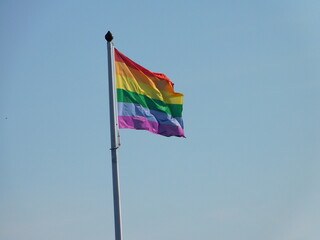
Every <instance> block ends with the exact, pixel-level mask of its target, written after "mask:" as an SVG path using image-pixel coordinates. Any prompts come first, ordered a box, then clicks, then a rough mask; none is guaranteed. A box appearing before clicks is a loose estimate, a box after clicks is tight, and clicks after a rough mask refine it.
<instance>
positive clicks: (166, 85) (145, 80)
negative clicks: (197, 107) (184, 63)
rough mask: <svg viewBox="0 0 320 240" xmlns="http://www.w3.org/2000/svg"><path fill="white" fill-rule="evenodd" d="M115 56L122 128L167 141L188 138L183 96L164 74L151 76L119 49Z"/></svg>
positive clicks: (120, 125) (119, 121) (151, 73)
mask: <svg viewBox="0 0 320 240" xmlns="http://www.w3.org/2000/svg"><path fill="white" fill-rule="evenodd" d="M114 55H115V68H116V88H117V102H118V123H119V128H129V129H138V130H147V131H150V132H152V133H155V134H159V135H163V136H166V137H170V136H177V137H185V136H184V129H183V120H182V104H183V94H181V93H176V92H175V91H174V88H173V85H174V84H173V82H171V81H170V79H169V78H168V77H167V76H166V75H164V74H162V73H154V72H151V71H149V70H147V69H145V68H144V67H142V66H140V65H139V64H137V63H135V62H133V61H132V60H130V59H129V58H128V57H126V56H125V55H123V54H122V53H121V52H119V51H118V50H117V49H115V52H114Z"/></svg>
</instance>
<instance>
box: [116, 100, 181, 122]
mask: <svg viewBox="0 0 320 240" xmlns="http://www.w3.org/2000/svg"><path fill="white" fill-rule="evenodd" d="M118 114H119V116H126V117H144V118H146V119H147V120H148V121H152V122H158V123H159V124H164V125H172V126H179V127H182V128H183V121H182V118H181V117H172V116H171V115H169V114H166V113H164V112H160V111H156V110H152V109H149V108H144V107H142V106H141V105H140V104H135V103H124V102H118Z"/></svg>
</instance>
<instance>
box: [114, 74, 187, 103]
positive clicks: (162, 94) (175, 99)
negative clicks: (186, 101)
mask: <svg viewBox="0 0 320 240" xmlns="http://www.w3.org/2000/svg"><path fill="white" fill-rule="evenodd" d="M116 81H117V83H116V84H117V88H119V89H124V90H128V91H131V92H136V93H139V94H142V95H145V96H147V97H149V98H153V99H157V100H161V101H163V102H165V103H168V104H183V94H181V93H170V92H167V91H160V90H159V89H157V88H153V87H151V86H150V85H149V84H145V83H143V82H139V81H137V80H136V79H135V78H130V77H124V76H122V75H116Z"/></svg>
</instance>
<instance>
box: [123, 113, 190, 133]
mask: <svg viewBox="0 0 320 240" xmlns="http://www.w3.org/2000/svg"><path fill="white" fill-rule="evenodd" d="M118 119H119V128H130V129H137V130H147V131H149V132H152V133H155V134H159V135H162V136H166V137H170V136H177V137H185V136H184V131H183V128H181V127H178V126H172V125H165V124H159V123H157V122H152V121H148V120H147V119H146V118H145V117H128V116H119V117H118Z"/></svg>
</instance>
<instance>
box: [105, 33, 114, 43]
mask: <svg viewBox="0 0 320 240" xmlns="http://www.w3.org/2000/svg"><path fill="white" fill-rule="evenodd" d="M104 38H105V39H106V40H107V41H108V42H111V41H112V39H113V36H112V33H111V32H110V31H108V32H107V34H106V35H105V36H104Z"/></svg>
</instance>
